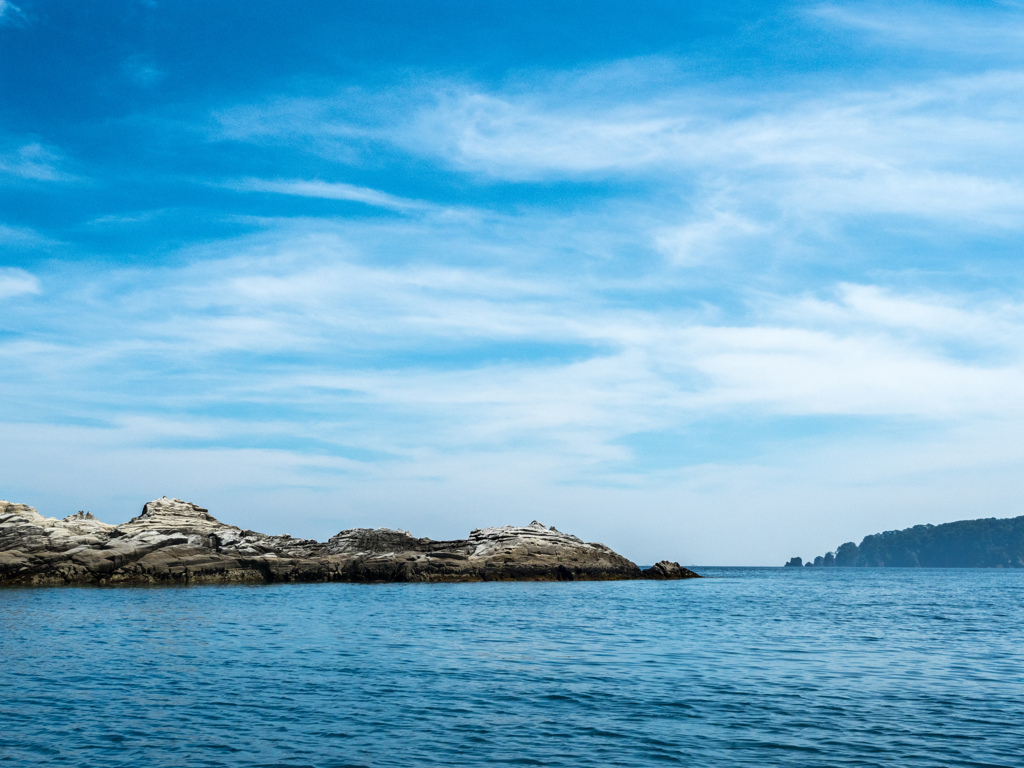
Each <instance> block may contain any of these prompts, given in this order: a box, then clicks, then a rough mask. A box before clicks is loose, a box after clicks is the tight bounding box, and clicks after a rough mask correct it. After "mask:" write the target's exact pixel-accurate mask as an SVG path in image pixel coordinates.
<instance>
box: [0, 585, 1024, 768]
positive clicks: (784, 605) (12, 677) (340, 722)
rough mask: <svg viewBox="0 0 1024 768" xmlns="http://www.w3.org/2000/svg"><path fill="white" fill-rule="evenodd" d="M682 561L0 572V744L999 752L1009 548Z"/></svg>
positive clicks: (4, 757) (504, 759)
mask: <svg viewBox="0 0 1024 768" xmlns="http://www.w3.org/2000/svg"><path fill="white" fill-rule="evenodd" d="M703 570H704V572H705V573H706V575H707V576H708V577H709V578H706V579H703V580H691V581H682V582H618V583H616V582H613V583H553V584H458V585H426V584H418V585H347V584H319V585H280V586H230V587H191V588H189V587H183V588H173V587H172V588H61V589H29V588H25V589H21V588H17V589H15V588H7V589H0V654H2V655H0V659H2V667H0V686H2V691H0V765H4V766H7V765H11V766H15V765H16V766H58V765H59V766H103V767H108V766H133V767H134V766H146V767H147V768H148V767H151V766H153V767H160V766H190V767H191V766H195V767H197V768H199V767H201V766H210V767H211V768H212V767H213V766H232V767H234V766H317V768H327V767H329V766H331V767H333V766H483V765H543V766H610V765H620V766H653V765H662V764H685V765H688V766H701V767H707V766H737V765H739V766H746V765H750V766H929V767H932V766H968V765H970V766H1021V765H1024V572H1016V571H994V570H901V569H877V570H876V569H802V570H798V569H781V568H760V569H742V568H723V569H718V568H708V569H703Z"/></svg>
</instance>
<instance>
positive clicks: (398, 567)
mask: <svg viewBox="0 0 1024 768" xmlns="http://www.w3.org/2000/svg"><path fill="white" fill-rule="evenodd" d="M694 577H698V575H697V574H695V573H693V571H689V570H687V569H686V568H682V567H681V566H679V564H678V563H669V562H668V561H662V562H660V563H658V564H657V565H656V566H655V567H654V568H652V569H649V570H648V571H641V570H640V568H639V567H638V566H637V565H636V564H635V563H633V562H631V561H630V560H627V559H626V558H624V557H622V555H619V554H617V553H616V552H614V551H613V550H611V549H610V548H609V547H606V546H605V545H604V544H596V543H587V542H584V541H582V540H581V539H579V538H577V537H576V536H572V535H570V534H567V533H561V532H560V531H556V530H555V529H554V528H553V527H552V528H547V527H545V526H544V525H542V524H541V523H538V522H536V521H534V522H532V523H530V525H528V526H522V527H520V526H512V525H506V526H501V527H497V528H480V529H478V530H475V531H473V532H471V533H470V534H469V538H467V539H458V540H454V541H433V540H431V539H426V538H417V537H415V536H412V535H411V534H409V533H407V532H406V531H401V530H397V531H396V530H390V529H387V528H377V529H370V528H355V529H352V530H347V531H342V532H340V533H338V534H337V535H335V536H332V537H331V538H330V539H329V540H328V541H327V542H325V543H321V542H318V541H313V540H311V539H293V538H292V537H291V536H287V535H284V536H269V535H267V534H263V533H256V532H255V531H249V530H243V529H241V528H238V527H236V526H233V525H227V524H225V523H222V522H220V521H219V520H217V519H216V518H215V517H213V515H211V514H210V513H209V510H206V509H204V508H202V507H199V506H197V505H195V504H191V503H189V502H186V501H182V500H181V499H168V498H166V497H164V498H162V499H157V500H155V501H151V502H149V503H148V504H146V505H145V506H144V507H143V510H142V513H141V514H140V515H138V516H137V517H135V518H132V519H131V520H129V521H128V522H127V523H123V524H121V525H117V526H115V525H109V524H107V523H102V522H100V521H99V520H96V519H95V517H93V516H92V515H91V514H87V513H78V514H76V515H71V516H69V517H66V518H64V519H63V520H57V519H55V518H48V517H43V516H42V515H40V514H39V513H38V512H37V511H36V510H35V509H33V508H32V507H29V506H26V505H24V504H10V503H8V502H6V501H0V584H38V585H60V584H151V583H207V584H208V583H235V582H323V581H344V582H400V581H413V582H431V581H437V582H457V581H578V580H619V579H685V578H694Z"/></svg>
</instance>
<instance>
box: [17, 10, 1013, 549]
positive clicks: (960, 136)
mask: <svg viewBox="0 0 1024 768" xmlns="http://www.w3.org/2000/svg"><path fill="white" fill-rule="evenodd" d="M1022 42H1024V7H1022V6H1021V4H1019V3H1012V2H1005V3H955V4H954V3H948V4H905V5H901V6H899V7H897V8H894V7H892V6H891V5H890V4H880V3H879V4H866V3H854V4H827V3H825V4H823V3H767V2H758V3H735V4H732V5H725V4H721V3H713V2H705V3H678V2H671V3H669V2H666V3H657V2H651V3H644V4H642V6H641V7H639V8H638V7H635V6H629V5H628V4H627V5H623V4H621V3H615V4H612V3H595V2H588V3H582V2H578V3H575V2H574V3H569V2H566V3H550V2H544V3H540V2H537V3H517V4H515V5H514V6H511V5H509V4H507V3H479V2H476V3H459V2H437V3H423V2H418V3H406V2H381V3H372V4H369V3H358V4H357V3H351V4H343V3H334V2H331V3H328V2H324V3H316V2H309V3H302V4H298V5H297V4H294V3H283V2H265V3H259V4H255V5H254V4H252V3H241V2H237V3H236V2H221V3H215V4H209V3H198V2H174V3H171V2H166V3H165V2H107V3H95V4H88V3H86V4H83V3H72V2H56V1H54V2H32V1H31V0H21V1H20V2H17V3H14V2H10V1H9V0H7V1H4V0H0V79H2V83H3V86H2V88H0V254H2V257H0V366H2V368H3V371H4V376H3V377H0V435H2V437H3V439H2V440H0V497H5V498H8V499H10V500H14V501H23V502H26V503H31V504H33V505H35V506H37V507H38V508H39V509H40V510H41V511H43V512H44V513H45V514H49V515H55V516H63V515H65V514H68V513H70V512H74V511H76V510H78V509H89V510H91V511H93V512H95V513H97V514H98V515H99V516H100V517H101V518H103V519H106V520H109V521H111V522H119V521H121V520H124V519H127V518H128V517H130V516H131V515H133V514H135V513H137V511H138V509H139V507H140V506H141V504H142V503H143V502H144V501H146V500H148V499H150V498H152V497H156V496H162V495H168V496H180V497H183V498H187V499H189V500H192V501H195V502H197V503H201V504H204V505H206V506H209V507H210V508H211V510H212V511H213V512H214V514H216V515H218V516H219V517H221V518H222V519H224V520H226V521H229V522H233V523H236V524H240V525H243V526H246V527H252V528H256V529H258V530H265V531H268V532H284V531H287V532H290V533H292V534H294V535H305V536H315V537H319V538H324V537H326V536H329V535H331V534H333V533H335V532H336V531H338V530H340V529H342V528H347V527H353V526H366V525H369V526H377V525H387V526H390V527H401V528H407V529H411V530H413V531H414V532H416V533H418V534H420V535H429V536H432V537H434V538H447V537H455V536H463V535H465V534H466V533H467V532H468V531H469V529H471V528H473V527H478V526H482V525H494V524H504V523H510V522H517V523H527V522H529V521H530V520H532V519H534V518H536V519H540V520H542V521H544V522H546V523H548V524H555V525H557V526H558V527H559V528H560V529H562V530H570V531H573V532H577V533H579V534H580V535H582V536H583V537H584V538H587V539H588V540H600V541H604V542H605V543H607V544H609V545H611V546H613V547H615V548H617V549H619V550H620V551H622V552H623V553H624V554H626V555H628V556H630V557H632V558H634V559H636V560H638V561H641V562H649V561H653V560H654V559H660V558H662V557H670V558H671V559H678V560H680V561H682V562H685V563H691V564H692V563H705V564H710V563H720V564H778V563H780V562H782V561H784V560H785V559H788V557H789V556H791V555H794V554H801V555H803V556H807V555H813V554H820V553H821V552H823V551H825V550H827V549H831V548H834V547H835V546H836V545H837V544H839V543H841V542H843V541H846V540H850V539H856V540H858V541H859V539H860V538H861V537H862V536H863V535H865V534H867V533H872V532H875V531H878V530H883V529H891V528H897V527H903V526H907V525H912V524H916V523H920V522H933V523H938V522H943V521H948V520H954V519H962V518H967V517H980V516H1010V515H1016V514H1024V508H1022V506H1021V502H1020V499H1021V498H1022V495H1024V494H1022V491H1024V480H1022V478H1024V472H1022V468H1024V441H1022V440H1021V435H1022V434H1024V292H1022V279H1021V275H1022V270H1021V268H1020V257H1021V253H1020V250H1021V246H1020V244H1021V242H1022V240H1021V236H1022V233H1024V232H1022V231H1024V162H1022V160H1024V45H1022Z"/></svg>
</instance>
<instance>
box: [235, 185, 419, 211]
mask: <svg viewBox="0 0 1024 768" xmlns="http://www.w3.org/2000/svg"><path fill="white" fill-rule="evenodd" d="M224 186H226V187H228V188H230V189H236V190H238V191H239V192H273V193H275V194H279V195H295V196H298V197H316V198H321V199H324V200H351V201H353V202H357V203H366V204H367V205H373V206H377V207H379V208H390V209H392V210H396V211H413V210H429V209H433V208H434V206H432V205H430V204H428V203H424V202H422V201H420V200H410V199H407V198H404V197H397V196H395V195H390V194H388V193H387V192H381V191H380V190H377V189H370V188H369V187H359V186H355V185H353V184H344V183H341V182H326V181H319V180H316V179H313V180H303V179H292V180H283V179H276V180H275V179H240V180H238V181H235V182H228V183H226V184H225V185H224Z"/></svg>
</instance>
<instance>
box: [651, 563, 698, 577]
mask: <svg viewBox="0 0 1024 768" xmlns="http://www.w3.org/2000/svg"><path fill="white" fill-rule="evenodd" d="M644 578H645V579H699V578H700V574H697V573H694V572H693V571H691V570H690V569H689V568H683V566H681V565H680V564H679V563H672V562H669V561H668V560H660V561H658V562H657V563H655V564H654V565H652V566H651V567H650V568H648V569H647V570H646V571H644Z"/></svg>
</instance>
